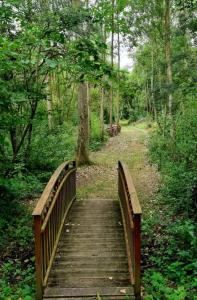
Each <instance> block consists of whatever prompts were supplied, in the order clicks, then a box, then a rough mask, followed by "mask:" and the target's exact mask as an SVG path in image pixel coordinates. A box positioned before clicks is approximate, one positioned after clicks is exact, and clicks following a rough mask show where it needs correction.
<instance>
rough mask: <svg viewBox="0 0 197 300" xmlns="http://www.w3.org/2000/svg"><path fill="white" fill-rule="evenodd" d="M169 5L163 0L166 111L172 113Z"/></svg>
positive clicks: (169, 2) (169, 0)
mask: <svg viewBox="0 0 197 300" xmlns="http://www.w3.org/2000/svg"><path fill="white" fill-rule="evenodd" d="M170 6H171V0H165V20H164V34H165V56H166V65H167V84H168V90H169V92H168V113H169V115H170V116H171V115H172V109H173V96H172V91H171V89H172V84H173V80H172V60H171V37H170Z"/></svg>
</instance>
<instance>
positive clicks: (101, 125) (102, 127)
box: [100, 87, 104, 140]
mask: <svg viewBox="0 0 197 300" xmlns="http://www.w3.org/2000/svg"><path fill="white" fill-rule="evenodd" d="M103 114H104V88H103V87H102V88H101V101H100V136H101V140H103V139H104V118H103Z"/></svg>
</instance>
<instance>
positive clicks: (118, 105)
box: [116, 9, 120, 124]
mask: <svg viewBox="0 0 197 300" xmlns="http://www.w3.org/2000/svg"><path fill="white" fill-rule="evenodd" d="M117 22H118V93H117V116H116V123H117V124H119V121H120V26H119V10H118V9H117Z"/></svg>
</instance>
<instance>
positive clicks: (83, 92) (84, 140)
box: [72, 0, 90, 165]
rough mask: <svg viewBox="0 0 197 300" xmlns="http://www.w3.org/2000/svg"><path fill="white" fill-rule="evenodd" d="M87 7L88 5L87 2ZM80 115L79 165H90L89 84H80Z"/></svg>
mask: <svg viewBox="0 0 197 300" xmlns="http://www.w3.org/2000/svg"><path fill="white" fill-rule="evenodd" d="M72 3H73V7H74V8H76V9H78V8H79V6H80V0H73V1H72ZM86 5H88V3H87V2H86ZM78 115H79V129H78V143H77V155H76V156H77V163H78V165H83V164H89V163H90V159H89V151H88V146H89V103H88V87H87V83H85V82H81V83H80V84H79V95H78Z"/></svg>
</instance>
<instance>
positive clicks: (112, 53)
mask: <svg viewBox="0 0 197 300" xmlns="http://www.w3.org/2000/svg"><path fill="white" fill-rule="evenodd" d="M114 6H115V0H112V33H111V66H112V68H113V66H114ZM112 118H113V84H112V83H111V91H110V103H109V124H110V130H111V132H112V121H113V120H112Z"/></svg>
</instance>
